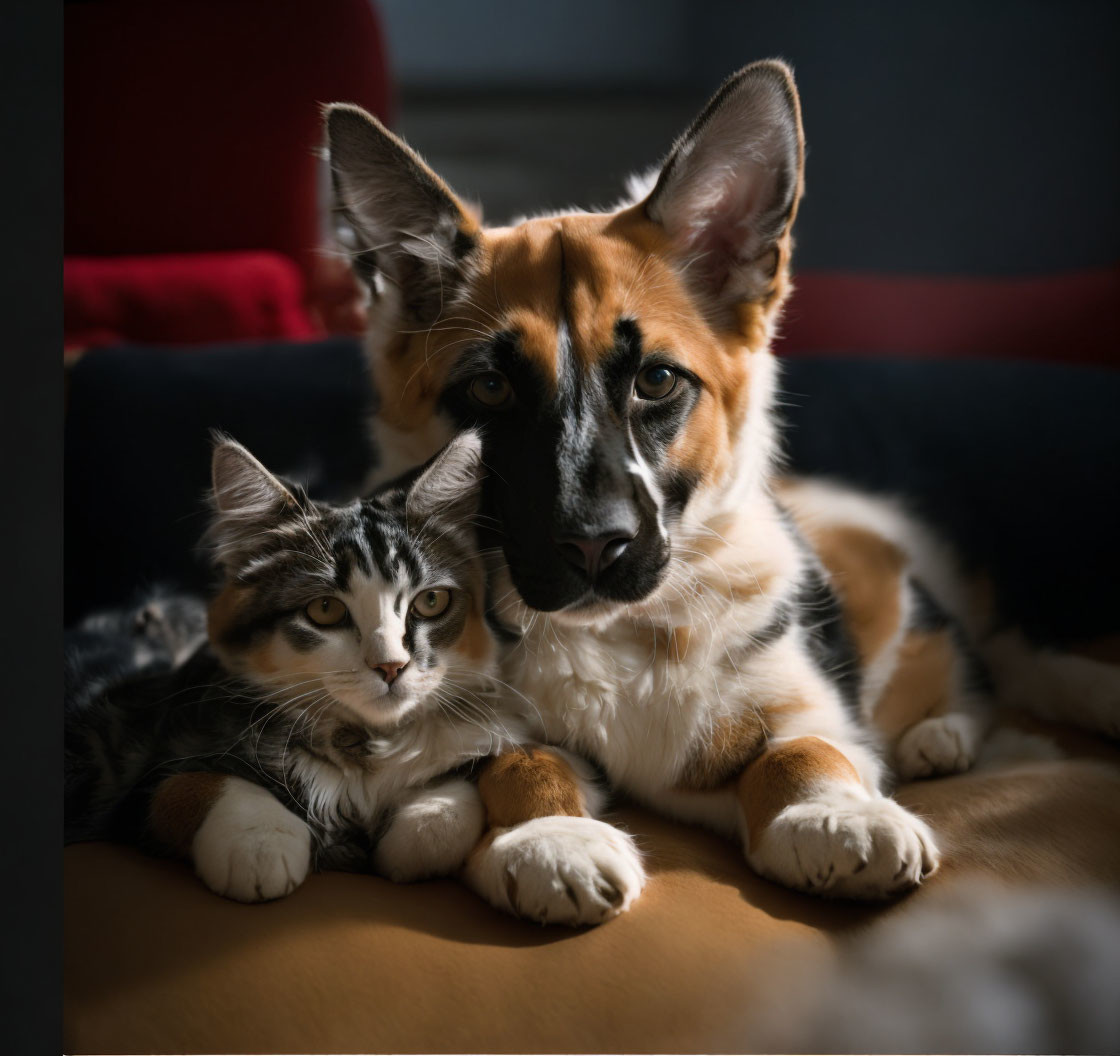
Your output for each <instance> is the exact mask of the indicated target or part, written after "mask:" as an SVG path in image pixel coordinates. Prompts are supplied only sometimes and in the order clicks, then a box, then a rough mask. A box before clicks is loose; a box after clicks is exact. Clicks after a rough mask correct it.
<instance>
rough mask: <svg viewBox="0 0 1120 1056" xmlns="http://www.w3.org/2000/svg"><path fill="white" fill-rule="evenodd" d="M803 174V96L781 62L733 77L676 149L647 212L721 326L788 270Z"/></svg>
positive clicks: (647, 202)
mask: <svg viewBox="0 0 1120 1056" xmlns="http://www.w3.org/2000/svg"><path fill="white" fill-rule="evenodd" d="M803 166H804V139H803V135H802V130H801V108H800V105H799V103H798V98H797V88H796V87H795V85H794V83H793V74H792V72H791V71H790V69H789V67H788V66H786V65H785V63H782V62H778V61H776V60H767V61H764V62H755V63H752V64H751V65H750V66H746V67H744V68H743V69H741V70H740V71H739V72H738V73H735V74H732V75H731V76H730V77H729V78H728V79H727V80H726V81H725V82H724V84H723V86H722V87H721V88H720V89H719V91H718V92H716V94H715V95H714V96H713V97H712V99H711V101H710V102H709V103H708V105H707V106H706V107H705V108H704V111H703V112H702V113H701V114H700V116H699V117H698V118H697V119H696V120H695V121H694V122H693V123H692V127H691V128H689V130H688V131H687V132H686V133H685V134H684V135H683V136H682V137H681V138H680V139H679V140H677V142H676V143H675V144H674V146H673V149H672V151H671V152H670V154H669V158H668V160H667V161H666V162H665V165H664V167H663V168H662V170H661V174H660V176H659V177H658V180H657V183H656V185H655V186H654V188H653V190H652V191H651V192H650V195H649V197H648V198H646V200H645V202H644V207H645V212H646V215H647V216H648V217H649V218H650V219H651V220H653V221H654V222H656V223H658V224H660V225H662V226H663V227H664V228H665V230H666V232H667V233H668V234H669V237H670V239H671V240H672V243H673V245H674V247H675V250H676V252H677V254H678V255H679V257H680V259H681V260H682V261H683V262H684V263H686V264H687V270H686V272H685V276H686V278H687V279H688V280H689V281H690V282H691V283H692V284H693V286H694V287H695V288H696V289H697V292H698V293H700V295H701V296H702V298H703V299H704V300H705V301H707V302H708V303H709V304H710V305H711V306H712V308H713V310H714V312H715V314H716V315H717V316H718V317H719V321H720V322H727V323H730V322H731V321H732V320H733V318H734V308H735V306H736V305H738V304H741V303H743V302H744V301H755V300H758V299H760V298H762V297H764V296H766V294H767V293H768V292H769V291H770V289H771V288H772V287H773V285H774V279H775V276H776V274H777V272H778V270H779V269H780V268H782V267H785V266H786V265H787V263H788V259H787V258H788V253H789V240H788V239H787V238H786V235H787V234H788V232H789V229H790V226H791V225H792V223H793V219H794V215H795V213H796V211H797V203H798V201H799V199H800V197H801V188H802V172H803Z"/></svg>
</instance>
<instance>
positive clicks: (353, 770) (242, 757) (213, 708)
mask: <svg viewBox="0 0 1120 1056" xmlns="http://www.w3.org/2000/svg"><path fill="white" fill-rule="evenodd" d="M479 457H480V445H479V441H478V438H477V437H476V436H474V435H473V434H470V433H465V434H462V435H460V436H459V437H458V438H457V439H456V440H455V441H454V443H452V444H451V445H449V446H448V448H447V449H446V450H445V451H443V452H442V453H441V454H440V455H439V456H438V457H437V458H435V459H434V460H432V462H431V463H430V464H429V465H427V466H426V467H424V468H423V469H422V470H421V471H419V472H418V473H414V474H412V475H411V476H410V477H409V478H407V479H405V480H402V481H400V482H397V483H395V484H391V485H388V486H387V487H386V488H383V489H381V490H380V491H379V492H378V493H376V494H375V495H374V496H371V497H369V498H367V499H364V500H360V501H355V502H352V503H349V504H346V505H343V506H336V505H330V504H327V503H321V502H313V501H311V500H310V499H309V498H308V497H307V495H306V493H305V492H304V491H303V490H302V489H301V488H299V487H298V486H296V485H292V484H289V483H285V482H284V481H282V480H280V479H279V478H277V477H275V476H273V475H272V474H271V473H270V472H269V471H268V470H267V469H266V468H265V467H264V466H262V465H261V464H260V463H259V462H258V461H257V460H256V459H255V458H254V457H253V456H252V455H251V454H250V453H249V452H248V451H247V450H245V448H243V447H241V446H240V445H238V444H236V443H235V442H233V441H230V440H221V441H220V442H219V443H218V444H217V445H216V447H215V450H214V459H213V485H214V505H215V514H214V519H213V523H212V526H211V530H210V534H209V542H210V544H211V549H212V553H213V556H214V561H215V564H216V566H217V568H218V569H219V571H220V575H221V579H222V583H221V588H220V590H219V591H218V592H217V594H216V596H215V598H214V600H213V603H212V604H211V606H210V610H209V638H210V641H209V644H207V645H205V646H204V647H202V648H200V649H199V650H198V651H197V652H195V653H194V654H193V655H192V656H191V657H190V658H189V659H187V660H185V661H184V662H183V663H181V664H179V665H178V666H176V667H175V668H174V669H172V670H168V671H161V672H159V673H157V674H155V675H152V676H150V677H146V678H140V677H136V678H130V679H127V680H118V681H117V682H115V683H113V684H112V685H109V686H108V687H103V688H102V689H101V690H100V691H99V692H98V693H97V694H96V695H94V696H92V697H89V698H88V699H83V702H82V706H81V707H72V708H70V709H69V710H68V721H67V730H66V747H67V753H66V754H67V810H66V827H67V836H68V838H69V839H72V840H73V839H91V838H106V837H108V838H118V839H124V840H128V841H131V842H138V843H142V844H144V845H146V846H148V847H149V848H151V849H154V850H159V851H163V852H171V853H174V854H178V855H181V856H183V857H185V858H188V859H189V860H190V861H191V862H192V863H193V865H194V867H195V870H196V871H197V873H198V874H199V876H200V877H201V878H202V880H203V881H204V882H205V883H206V884H207V886H208V887H210V888H211V889H212V890H213V891H215V892H217V893H218V894H221V895H225V896H227V897H229V898H233V899H237V900H239V901H246V902H252V901H261V900H267V899H272V898H278V897H280V896H282V895H286V894H288V893H289V892H291V891H292V890H293V889H294V888H295V887H297V886H298V885H299V884H300V883H302V882H303V880H304V878H305V877H306V876H307V874H308V872H309V871H311V870H312V869H315V868H319V869H350V870H359V871H361V870H370V869H372V870H375V871H377V872H379V873H381V874H383V875H385V876H388V877H390V878H391V879H394V880H414V879H419V878H422V877H425V876H433V875H453V874H459V873H462V874H463V876H464V878H465V880H466V881H467V882H468V883H469V884H471V885H472V886H474V887H476V888H477V889H478V890H479V891H480V892H481V893H482V894H483V895H484V896H486V897H489V898H490V899H491V901H493V902H494V903H495V904H496V905H498V906H499V907H500V908H502V909H505V910H507V911H510V912H515V913H524V914H525V915H527V916H531V917H533V918H535V919H540V920H548V921H553V922H562V923H568V924H587V923H598V922H600V921H602V920H604V919H609V918H610V917H612V916H614V915H616V914H617V913H620V912H622V911H624V910H625V909H626V908H627V907H628V906H629V904H630V903H631V902H632V901H633V898H634V897H636V895H637V893H638V892H639V891H640V890H641V886H642V883H643V881H644V874H643V871H642V866H641V861H640V858H639V856H638V854H637V851H636V849H635V848H634V845H633V842H632V841H631V840H630V838H629V837H628V836H626V835H625V834H623V833H621V832H618V831H616V830H614V829H612V828H611V827H610V826H608V825H606V824H605V823H603V822H600V821H598V820H595V818H594V817H593V815H594V814H595V813H596V812H597V810H598V808H599V803H600V798H601V797H600V795H599V793H598V791H597V788H596V784H595V781H594V779H593V775H592V773H591V771H590V768H589V767H588V766H587V765H586V763H584V762H583V761H582V760H581V759H579V758H578V757H575V756H573V755H571V754H570V753H568V752H565V751H564V750H562V749H549V748H544V747H541V746H537V745H534V744H533V741H532V738H531V736H530V734H529V732H528V728H527V723H526V721H525V717H524V707H523V701H522V700H521V699H520V698H518V697H516V696H506V695H504V694H503V692H502V688H503V683H502V682H501V680H500V679H499V678H498V677H497V659H498V646H497V642H496V639H495V635H494V633H493V632H492V631H491V629H490V627H489V625H488V624H487V622H486V620H485V616H484V598H485V573H484V569H483V566H482V561H481V558H480V555H479V553H478V551H477V548H476V543H475V538H474V535H475V532H474V520H475V516H476V507H477V498H478V495H477V493H478V480H479V473H480V463H479ZM542 815H547V816H548V824H549V825H551V826H552V831H554V833H555V834H556V839H555V840H554V841H553V845H552V847H551V851H552V854H551V856H550V855H547V854H542V853H540V849H538V848H534V847H529V848H524V847H521V846H519V837H518V835H517V834H516V833H514V835H512V836H510V835H509V833H510V831H511V830H514V829H515V828H516V826H517V825H519V824H520V823H522V822H524V821H527V820H529V819H532V818H537V817H540V816H542ZM495 847H496V848H500V849H501V850H502V852H503V855H504V858H503V869H502V874H501V876H500V878H499V880H498V882H497V883H495V882H493V881H492V880H491V879H490V878H489V876H488V874H487V872H486V870H487V868H488V867H489V865H488V863H489V862H491V860H492V859H493V857H494V853H495V852H493V851H491V848H495ZM479 848H481V852H479ZM557 848H560V849H562V850H563V861H562V862H557V860H556V857H555V852H556V849H557ZM476 852H479V853H476ZM487 852H489V853H487Z"/></svg>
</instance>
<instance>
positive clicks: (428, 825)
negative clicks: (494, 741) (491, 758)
mask: <svg viewBox="0 0 1120 1056" xmlns="http://www.w3.org/2000/svg"><path fill="white" fill-rule="evenodd" d="M485 827H486V811H485V808H484V807H483V805H482V800H481V799H480V798H479V795H478V786H477V785H475V784H472V783H471V782H469V781H464V780H462V779H461V778H460V779H456V780H453V781H445V782H444V783H443V784H441V785H437V786H435V787H434V788H429V789H423V790H421V791H420V792H417V793H415V794H414V795H413V796H412V797H411V798H409V799H408V800H406V801H405V802H403V803H401V804H399V805H398V807H397V810H396V813H395V814H394V815H393V820H392V821H391V822H390V823H389V827H388V829H386V830H385V834H384V835H383V836H382V837H381V839H380V840H379V841H378V843H377V848H376V850H375V851H374V853H373V865H374V869H375V870H376V871H377V872H378V873H380V874H381V875H382V876H387V877H388V878H389V879H390V880H395V881H396V882H397V883H405V882H408V881H410V880H422V879H424V878H425V877H429V876H447V875H449V874H451V873H453V872H455V870H456V869H458V868H459V867H460V866H461V865H462V864H463V862H464V861H466V858H467V855H468V854H470V852H471V848H473V847H474V846H475V845H476V844H477V843H478V841H479V839H481V837H482V833H483V830H484V829H485Z"/></svg>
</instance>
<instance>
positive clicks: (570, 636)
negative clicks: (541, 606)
mask: <svg viewBox="0 0 1120 1056" xmlns="http://www.w3.org/2000/svg"><path fill="white" fill-rule="evenodd" d="M698 638H702V640H699V641H698V640H697V639H698ZM681 647H682V646H681V642H680V640H679V639H677V638H675V637H674V634H673V632H672V631H671V630H668V629H665V628H657V627H654V626H651V625H646V624H642V623H631V622H630V621H628V620H627V621H617V622H616V623H614V624H613V625H612V626H610V627H608V628H606V629H596V630H591V629H584V628H573V627H562V626H557V625H556V624H555V623H546V622H544V621H541V620H538V621H536V622H535V623H534V625H533V627H532V628H530V630H529V631H528V633H527V634H526V636H525V638H524V639H523V640H522V642H521V643H520V644H519V645H518V646H517V648H516V649H515V650H514V651H513V653H512V654H511V656H510V657H509V660H508V661H507V664H506V671H507V672H508V677H509V680H510V681H511V683H512V684H513V685H515V686H516V687H517V689H518V690H519V691H520V692H522V693H524V694H525V696H526V697H528V698H529V700H531V701H532V702H533V704H534V705H535V706H536V708H537V710H538V712H539V718H540V722H541V725H542V727H543V730H542V733H543V736H544V737H545V738H546V739H547V740H548V741H550V742H552V743H554V744H563V745H566V746H568V747H570V748H572V749H573V750H575V751H577V752H579V753H581V754H584V755H587V756H589V757H590V758H592V759H595V760H596V761H597V762H598V763H599V764H600V765H602V766H603V767H604V768H605V769H606V771H607V772H608V774H609V775H610V778H611V780H612V783H615V784H618V785H619V786H621V787H624V788H627V789H628V790H630V791H631V792H634V793H636V794H638V795H645V796H652V795H655V794H656V793H657V792H658V791H659V790H662V789H664V788H665V786H666V783H667V781H671V779H672V776H673V775H675V774H677V773H678V772H679V771H680V770H681V768H682V766H683V765H684V763H685V760H686V759H687V757H688V754H689V751H690V749H691V746H692V745H694V744H695V743H696V741H697V740H698V738H700V737H701V736H702V735H704V734H705V733H707V732H708V731H709V730H710V727H711V723H712V721H713V718H714V716H716V715H718V714H719V712H720V710H721V707H720V688H719V684H720V682H721V681H723V682H724V687H725V689H729V688H731V687H730V686H729V685H728V683H729V682H730V681H732V680H734V673H733V672H731V671H729V670H727V664H726V659H727V658H726V655H725V650H724V648H723V645H722V642H721V641H719V640H714V639H713V638H712V636H711V635H710V634H704V635H702V636H700V635H697V634H696V633H695V632H694V633H693V634H692V635H691V636H690V639H689V642H688V645H687V652H686V655H685V656H684V657H683V658H681V657H679V656H678V653H679V650H680V649H681ZM731 696H732V697H734V696H735V694H734V692H732V694H731ZM728 704H729V705H730V699H729V700H728Z"/></svg>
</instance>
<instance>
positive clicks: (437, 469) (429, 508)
mask: <svg viewBox="0 0 1120 1056" xmlns="http://www.w3.org/2000/svg"><path fill="white" fill-rule="evenodd" d="M484 475H485V468H484V467H483V465H482V437H481V436H479V434H478V431H477V430H474V429H468V430H467V431H465V432H462V433H460V434H459V435H458V436H456V437H455V438H454V439H453V440H452V441H451V443H449V444H448V445H447V446H446V447H445V448H444V449H443V450H442V451H441V452H440V453H439V454H438V455H436V456H435V458H433V459H432V460H431V461H430V462H429V463H428V464H427V465H426V466H425V467H424V469H423V471H422V472H421V473H420V475H419V476H418V477H417V478H416V480H414V481H413V483H412V485H411V487H410V488H409V489H408V494H407V496H406V498H405V507H404V508H405V516H406V517H407V518H408V520H409V521H410V522H411V523H412V524H415V525H423V524H424V523H425V522H426V521H427V520H428V518H430V517H432V516H436V515H438V516H439V517H440V518H441V519H442V520H444V521H449V522H451V523H452V524H455V525H458V526H461V527H464V526H466V525H469V524H471V523H472V522H473V520H474V517H475V514H476V513H477V512H478V502H479V489H480V486H481V484H482V478H483V476H484Z"/></svg>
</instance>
